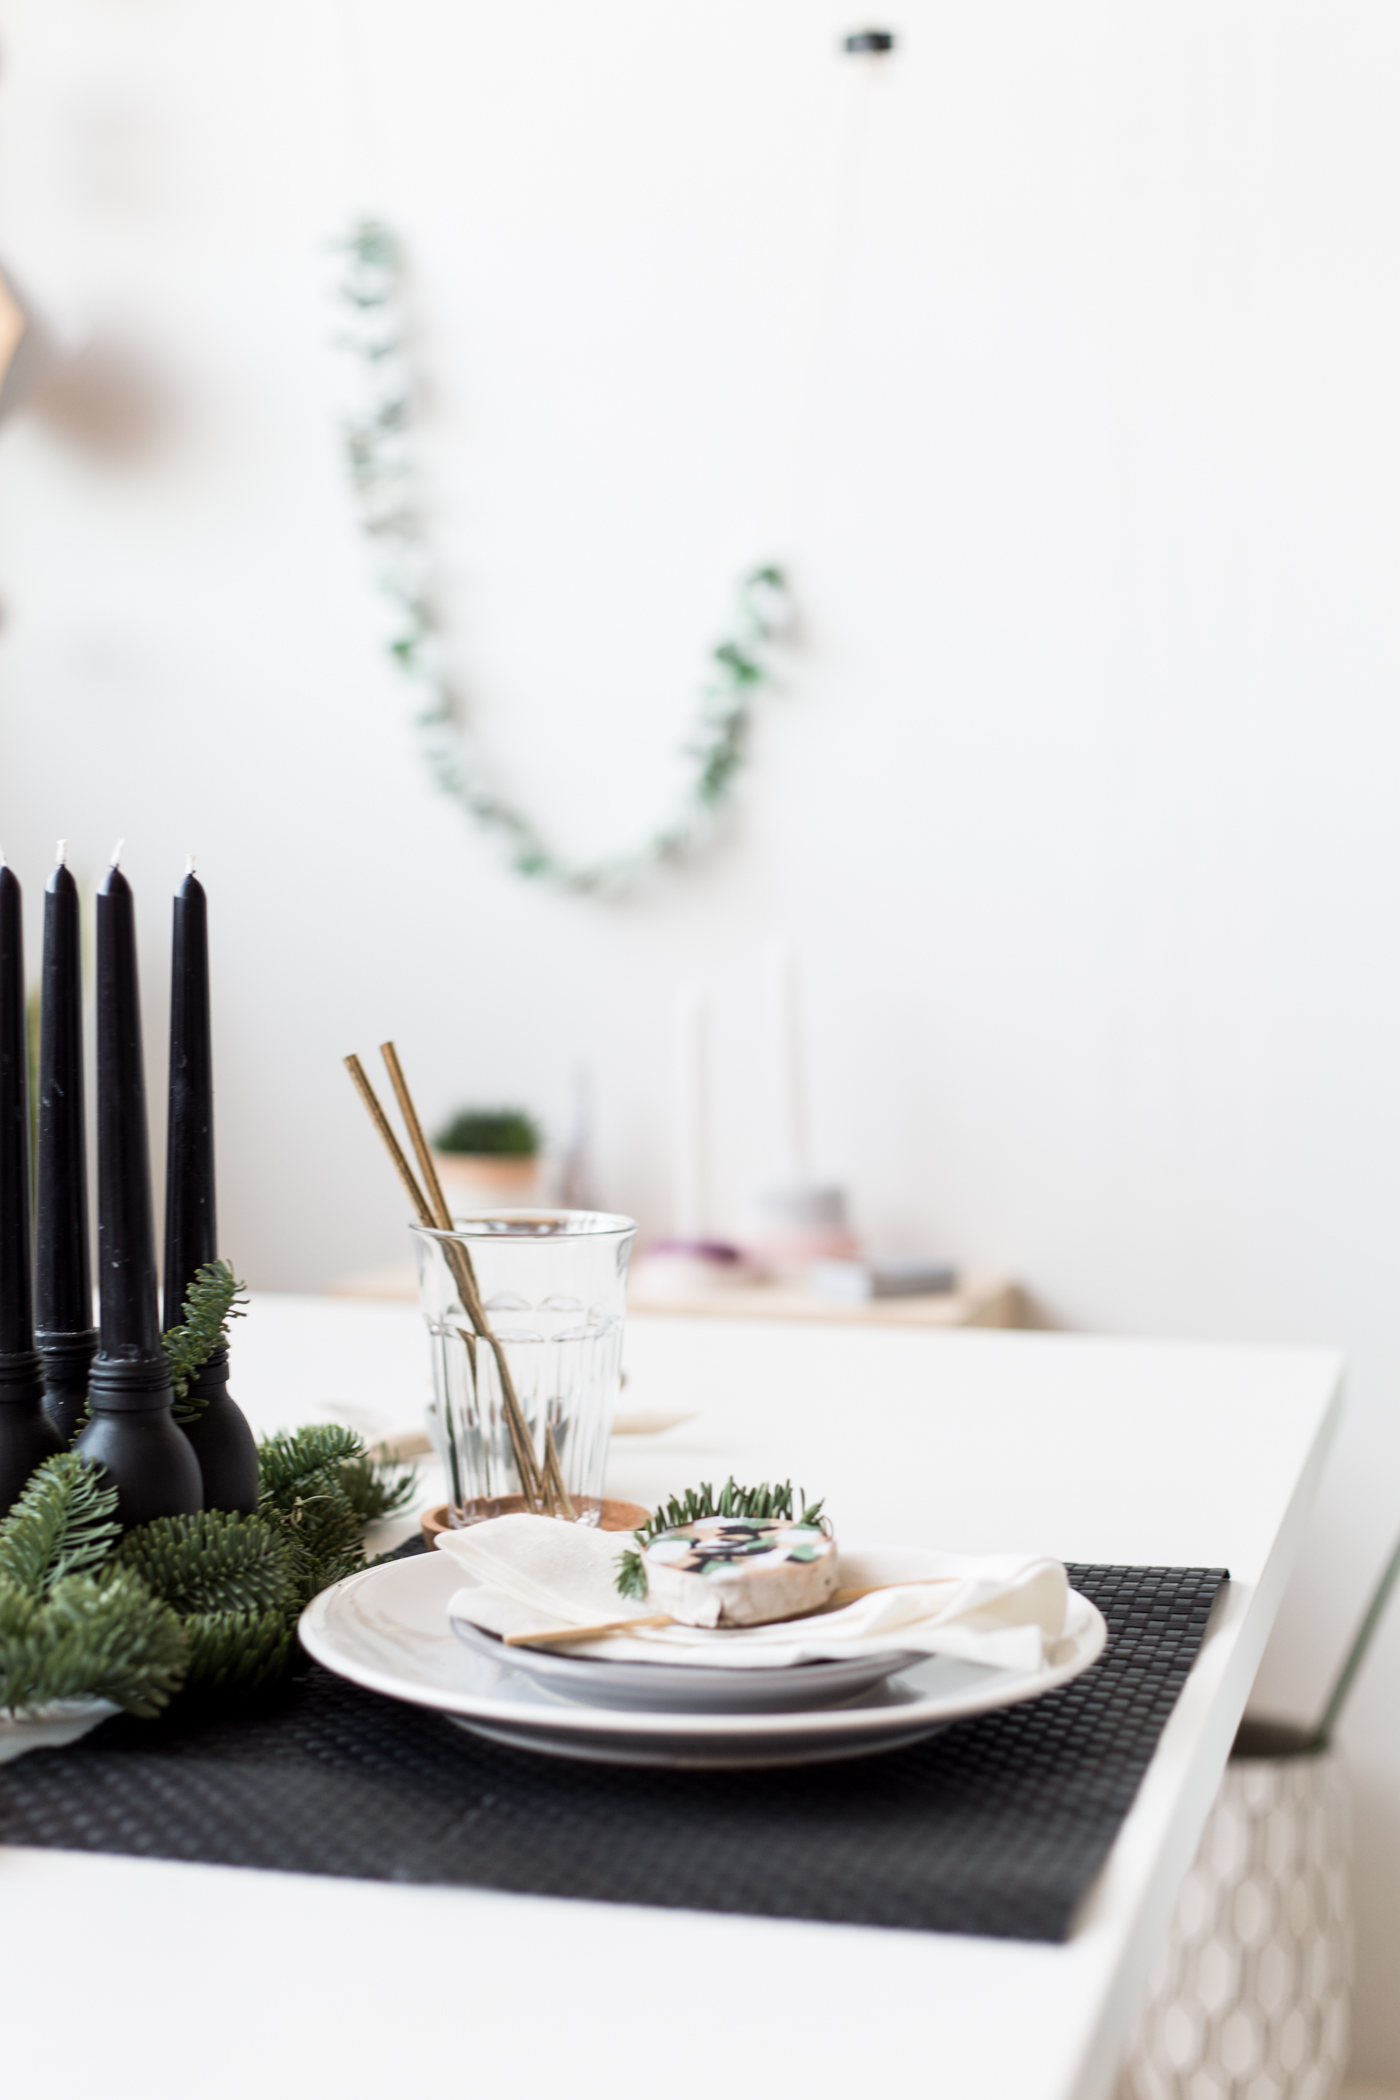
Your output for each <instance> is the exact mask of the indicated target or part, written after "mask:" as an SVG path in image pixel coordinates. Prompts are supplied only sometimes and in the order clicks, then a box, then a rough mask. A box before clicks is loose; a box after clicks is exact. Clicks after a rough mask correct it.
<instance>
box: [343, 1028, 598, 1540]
mask: <svg viewBox="0 0 1400 2100" xmlns="http://www.w3.org/2000/svg"><path fill="white" fill-rule="evenodd" d="M381 1047H382V1052H383V1056H384V1062H385V1064H386V1065H388V1067H389V1077H390V1079H391V1080H392V1081H393V1085H394V1092H395V1094H396V1095H397V1097H398V1103H399V1107H400V1109H401V1110H402V1111H403V1119H404V1122H405V1123H406V1124H407V1125H408V1131H409V1136H410V1137H411V1139H412V1141H413V1147H414V1150H415V1152H417V1154H418V1160H419V1164H420V1166H422V1167H423V1169H424V1178H425V1179H426V1180H428V1182H429V1186H430V1187H431V1188H432V1189H433V1191H434V1195H435V1198H436V1203H437V1206H438V1211H439V1212H440V1214H441V1216H440V1220H439V1216H438V1214H437V1212H435V1211H434V1208H433V1205H432V1204H430V1202H429V1200H428V1198H427V1197H426V1196H425V1195H424V1194H423V1191H422V1190H421V1189H420V1188H419V1186H418V1183H417V1181H416V1180H415V1179H414V1175H413V1169H412V1167H410V1165H409V1163H408V1161H407V1159H406V1158H405V1157H404V1151H403V1147H402V1146H401V1145H400V1143H399V1141H398V1139H397V1138H396V1137H395V1135H394V1131H393V1126H392V1124H391V1123H390V1121H389V1118H388V1117H387V1116H386V1115H385V1113H384V1111H383V1109H382V1108H381V1107H380V1105H379V1098H378V1096H377V1095H376V1093H375V1091H374V1088H373V1087H372V1086H371V1085H370V1083H369V1080H368V1079H367V1077H366V1076H365V1069H364V1066H363V1065H362V1064H361V1063H360V1060H359V1058H358V1057H356V1056H354V1055H353V1054H352V1055H351V1056H349V1057H347V1058H346V1060H345V1069H346V1070H347V1071H348V1072H349V1074H350V1077H351V1078H352V1079H353V1081H354V1082H355V1087H356V1090H357V1092H358V1093H359V1096H360V1099H361V1100H362V1101H363V1102H364V1104H365V1107H366V1109H367V1110H368V1111H369V1116H370V1120H371V1122H372V1123H373V1124H374V1127H375V1129H376V1130H377V1131H378V1132H379V1135H380V1137H381V1139H382V1140H383V1143H384V1149H385V1151H386V1152H387V1153H388V1155H389V1157H390V1159H391V1160H392V1161H393V1162H394V1167H395V1169H396V1171H397V1173H398V1176H399V1179H400V1180H401V1181H402V1183H403V1185H404V1188H405V1189H406V1190H407V1192H408V1196H409V1200H410V1202H411V1203H412V1205H413V1208H414V1210H415V1211H416V1212H417V1214H418V1222H419V1224H420V1225H426V1226H427V1227H428V1228H429V1230H432V1229H433V1228H434V1227H436V1228H437V1229H438V1230H439V1231H442V1232H450V1231H451V1229H452V1219H451V1216H450V1215H449V1213H448V1209H447V1204H446V1202H445V1200H444V1198H443V1193H442V1187H441V1184H440V1183H439V1181H438V1178H437V1173H436V1170H435V1168H434V1166H433V1161H432V1154H431V1152H430V1151H429V1150H428V1144H427V1140H426V1138H425V1137H424V1136H423V1126H422V1124H421V1122H420V1121H419V1119H418V1112H417V1110H416V1109H415V1108H414V1106H413V1097H412V1095H411V1094H410V1093H409V1091H408V1083H407V1081H406V1080H405V1079H404V1076H403V1068H402V1066H401V1065H400V1064H399V1060H398V1054H397V1052H396V1051H395V1050H394V1046H393V1044H392V1043H388V1044H384V1045H382V1046H381ZM441 1244H442V1251H443V1254H444V1255H445V1257H446V1260H447V1266H448V1268H449V1269H450V1270H451V1271H452V1277H453V1281H454V1282H455V1283H456V1285H457V1288H458V1290H459V1291H460V1293H461V1296H462V1304H463V1306H464V1307H465V1309H466V1314H467V1318H468V1319H469V1320H470V1321H471V1323H472V1326H473V1327H474V1328H475V1330H476V1332H477V1334H478V1335H480V1337H481V1338H482V1340H483V1341H485V1342H487V1343H488V1344H489V1345H490V1349H491V1353H492V1355H493V1356H494V1357H495V1359H496V1368H497V1370H498V1371H499V1373H500V1379H501V1412H502V1413H503V1414H504V1416H505V1419H506V1428H507V1430H508V1431H509V1434H510V1441H511V1448H512V1450H513V1452H514V1454H515V1464H516V1470H517V1472H518V1473H519V1475H520V1490H521V1494H522V1495H523V1497H524V1500H525V1507H526V1508H527V1509H528V1510H529V1511H530V1512H531V1514H532V1515H538V1514H539V1513H540V1512H541V1511H544V1512H545V1513H546V1514H548V1513H549V1510H550V1504H551V1502H552V1501H553V1500H554V1499H555V1497H554V1490H553V1484H552V1483H549V1482H547V1481H546V1479H545V1476H544V1474H543V1472H542V1471H541V1469H540V1464H539V1460H538V1459H537V1458H536V1457H535V1449H534V1445H533V1444H532V1443H531V1441H530V1432H529V1430H528V1428H527V1427H526V1424H525V1416H524V1413H523V1411H522V1409H521V1406H520V1402H519V1399H518V1398H517V1397H516V1391H515V1381H514V1379H513V1378H512V1377H511V1374H510V1365H509V1363H508V1362H507V1361H506V1353H505V1350H504V1348H503V1347H502V1345H501V1343H500V1342H499V1341H498V1340H497V1338H496V1336H495V1335H494V1334H493V1333H492V1332H491V1325H490V1322H489V1321H488V1319H487V1317H486V1310H485V1307H484V1306H483V1305H482V1302H481V1292H480V1290H479V1289H478V1287H477V1281H476V1271H475V1270H474V1269H473V1267H472V1258H471V1254H470V1252H469V1251H468V1249H467V1248H466V1247H464V1246H463V1245H462V1243H461V1241H460V1240H454V1239H444V1240H443V1241H442V1243H441ZM458 1332H459V1333H461V1329H460V1328H459V1329H458ZM463 1339H465V1337H463ZM561 1486H562V1482H561ZM564 1501H565V1505H566V1506H568V1497H567V1496H565V1498H564Z"/></svg>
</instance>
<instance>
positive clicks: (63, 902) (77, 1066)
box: [34, 846, 97, 1443]
mask: <svg viewBox="0 0 1400 2100" xmlns="http://www.w3.org/2000/svg"><path fill="white" fill-rule="evenodd" d="M62 851H63V848H62V846H60V847H59V853H60V855H61V854H62ZM38 1123H39V1159H38V1173H37V1176H36V1179H37V1182H38V1192H39V1205H38V1209H39V1229H38V1234H37V1239H38V1254H37V1259H36V1263H35V1277H34V1324H35V1329H36V1340H37V1341H38V1344H39V1354H40V1356H41V1357H42V1358H43V1360H44V1389H45V1391H44V1407H45V1409H46V1411H47V1413H48V1417H49V1420H50V1421H51V1422H52V1423H53V1425H54V1428H55V1429H56V1430H57V1431H58V1433H59V1435H60V1436H61V1437H62V1438H63V1440H64V1442H65V1443H66V1442H67V1441H68V1439H69V1437H70V1436H71V1435H72V1434H73V1431H74V1430H75V1429H76V1428H77V1426H78V1418H79V1416H80V1415H81V1414H82V1411H83V1409H84V1407H85V1406H86V1404H87V1391H88V1372H89V1370H90V1369H91V1367H92V1359H93V1357H94V1355H95V1354H96V1351H97V1330H96V1328H95V1327H94V1326H93V1324H92V1264H91V1260H90V1258H89V1255H88V1193H87V1132H86V1128H85V1122H84V1114H83V961H82V932H81V928H80V925H79V906H78V885H77V883H76V882H74V880H73V877H72V876H71V874H70V873H69V872H68V869H67V868H66V867H65V866H64V864H63V861H62V859H61V858H60V860H59V864H58V866H57V867H56V868H55V869H54V871H53V874H52V875H51V876H50V877H49V887H48V891H47V894H46V895H45V898H44V971H43V1013H42V1019H41V1022H40V1028H39V1117H38Z"/></svg>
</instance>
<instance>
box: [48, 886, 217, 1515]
mask: <svg viewBox="0 0 1400 2100" xmlns="http://www.w3.org/2000/svg"><path fill="white" fill-rule="evenodd" d="M97 1276H98V1293H99V1301H100V1313H99V1329H100V1335H99V1344H98V1351H97V1357H96V1361H95V1362H94V1364H93V1367H92V1378H91V1383H90V1389H89V1390H90V1396H91V1400H92V1421H91V1422H90V1423H89V1424H88V1427H87V1428H86V1429H85V1430H84V1431H83V1433H82V1435H81V1437H79V1439H78V1449H79V1450H80V1451H83V1452H86V1454H87V1456H88V1457H89V1458H93V1459H96V1460H97V1461H98V1462H99V1464H101V1465H103V1466H105V1467H106V1469H107V1471H108V1473H109V1474H110V1475H111V1476H112V1479H113V1480H114V1481H115V1483H116V1487H117V1515H118V1517H119V1518H120V1519H121V1522H122V1523H123V1524H124V1525H132V1524H143V1523H145V1522H146V1521H147V1519H148V1518H151V1517H167V1516H178V1515H180V1514H181V1513H183V1512H188V1511H194V1510H197V1509H200V1508H202V1507H203V1490H202V1486H201V1483H200V1477H199V1465H198V1462H197V1460H196V1458H195V1455H194V1452H193V1451H192V1450H191V1449H190V1445H189V1442H188V1440H187V1439H186V1438H185V1437H184V1436H182V1435H181V1433H180V1430H179V1428H178V1427H177V1426H176V1422H175V1417H174V1415H173V1414H172V1413H171V1399H172V1395H171V1389H170V1370H169V1366H168V1365H167V1363H166V1359H165V1352H164V1350H163V1349H162V1348H161V1345H160V1309H159V1304H158V1300H157V1293H156V1244H155V1227H154V1221H153V1217H152V1206H151V1161H150V1151H149V1147H148V1143H147V1137H146V1076H145V1071H144V1068H143V1065H142V1061H141V994H140V987H139V983H138V979H137V974H136V912H135V904H134V900H133V898H132V894H131V885H130V884H129V883H128V881H127V879H126V877H125V876H124V875H123V874H122V872H121V870H120V868H118V866H117V865H116V860H115V858H114V859H113V863H112V866H111V867H110V868H109V869H108V871H107V874H106V877H105V878H104V880H103V883H102V886H101V888H100V889H99V890H98V893H97Z"/></svg>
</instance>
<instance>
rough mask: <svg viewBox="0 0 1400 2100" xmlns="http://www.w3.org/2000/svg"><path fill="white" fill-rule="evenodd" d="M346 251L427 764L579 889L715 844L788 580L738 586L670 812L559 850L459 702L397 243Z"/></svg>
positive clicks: (510, 848)
mask: <svg viewBox="0 0 1400 2100" xmlns="http://www.w3.org/2000/svg"><path fill="white" fill-rule="evenodd" d="M336 248H337V251H338V252H339V253H340V254H341V255H342V256H343V258H344V268H343V271H342V273H341V276H340V279H339V282H338V285H337V297H338V300H339V303H340V306H341V309H342V312H343V314H344V317H345V322H346V325H345V327H344V329H343V330H342V332H341V334H340V335H339V336H338V338H337V341H338V344H339V346H340V347H341V348H342V349H344V350H345V351H346V352H347V353H348V355H349V357H350V358H351V359H353V369H354V372H355V379H356V402H355V406H354V408H353V409H352V411H351V412H350V413H349V414H348V415H347V417H346V418H345V421H344V424H343V436H344V443H345V453H346V460H347V464H348V467H349V473H350V482H351V487H352V490H353V493H354V496H355V501H356V504H357V507H358V511H359V519H360V526H361V529H362V531H363V532H364V534H365V537H366V538H367V539H368V540H369V542H370V544H371V545H372V546H373V547H374V549H375V550H376V552H377V553H378V555H379V556H380V558H381V566H380V571H379V577H378V582H379V588H380V590H381V592H382V593H383V595H384V596H385V597H386V598H387V599H388V601H389V602H390V604H391V605H392V606H393V608H394V632H393V634H392V636H391V639H390V641H389V645H388V647H389V654H390V656H391V657H392V658H393V660H394V662H395V663H396V664H397V665H398V667H399V669H400V670H401V671H402V672H403V674H404V676H405V677H406V678H408V679H409V680H410V681H411V682H412V683H413V684H414V686H415V687H416V688H417V690H418V693H419V695H420V700H421V706H420V711H419V714H418V723H419V727H420V729H421V731H422V737H423V750H424V755H425V757H426V759H427V762H428V767H429V770H430V771H431V773H432V776H433V778H434V780H435V781H436V782H437V785H438V786H439V787H440V788H441V789H443V790H444V792H445V793H447V794H450V795H452V796H454V797H455V798H456V800H457V801H459V802H460V803H461V804H462V805H463V807H464V808H465V809H467V810H468V811H469V812H470V813H471V815H472V816H473V817H475V819H476V820H477V822H478V823H479V824H480V825H481V826H482V827H483V828H484V829H485V830H486V831H487V832H488V833H490V834H492V835H493V836H494V837H495V839H496V840H497V842H498V843H499V844H500V845H501V846H502V847H503V849H504V851H505V855H506V859H507V862H508V864H509V866H510V867H512V868H513V869H514V870H515V872H516V874H518V875H523V876H526V877H528V878H530V879H531V880H533V881H537V882H542V883H546V884H549V885H551V886H552V887H554V888H555V889H559V890H565V891H572V892H574V893H575V894H583V895H587V894H608V895H617V894H619V893H621V892H623V891H626V890H628V889H631V888H632V887H633V886H634V885H635V884H636V883H637V882H638V881H639V880H640V879H641V877H642V876H644V875H645V874H646V873H647V872H648V870H650V869H652V868H654V867H657V866H658V865H661V864H664V863H667V862H675V861H679V860H683V859H685V858H687V857H688V856H690V855H692V854H694V853H696V852H698V851H699V850H700V849H701V848H702V847H704V846H706V845H707V844H709V843H710V842H711V841H712V840H713V839H714V837H715V835H716V833H717V831H718V829H719V825H720V820H721V818H722V816H723V814H724V811H725V809H726V806H727V804H728V802H729V799H730V796H731V794H732V792H733V788H734V783H735V780H736V778H737V776H738V774H739V771H740V769H741V767H742V765H743V763H744V757H745V752H746V747H747V742H748V736H749V731H750V727H751V725H752V721H753V714H754V704H755V702H756V700H757V699H758V697H759V695H760V694H761V693H762V692H763V691H765V690H766V689H767V688H768V687H770V686H772V685H773V683H774V675H775V674H774V667H773V645H774V643H775V642H776V640H777V638H778V637H779V635H780V634H781V632H782V630H783V629H784V628H785V627H786V626H787V625H788V622H789V619H790V615H791V604H790V598H789V593H788V586H787V579H786V577H785V576H784V574H783V572H782V570H781V569H779V568H777V567H775V566H773V565H772V564H764V565H762V566H759V567H755V568H753V569H750V570H749V571H748V572H747V573H746V574H745V575H744V576H743V578H742V579H741V581H740V584H739V589H738V597H737V603H736V607H735V614H734V622H733V627H732V630H731V632H730V633H729V634H728V635H726V636H725V637H724V639H723V640H721V641H720V642H719V643H717V644H716V646H715V647H714V649H713V650H712V651H711V654H710V660H709V671H708V675H707V677H706V680H705V683H704V686H703V689H702V692H701V697H700V703H699V708H698V711H697V714H696V718H695V722H694V726H693V728H692V730H691V732H690V736H689V738H688V740H687V742H686V744H685V747H684V749H685V753H686V756H687V758H688V760H689V761H690V778H689V784H688V786H687V788H686V790H685V792H684V794H683V795H682V796H681V798H680V800H679V802H678V804H677V806H676V807H675V808H674V809H673V810H672V812H671V813H670V815H669V816H668V817H666V818H665V819H663V821H662V822H661V823H659V824H658V825H657V826H656V827H655V829H654V830H653V831H652V832H651V833H650V834H649V835H648V836H647V837H646V838H645V839H643V840H642V841H640V842H639V843H638V844H637V845H634V846H632V847H630V848H627V849H625V850H623V851H621V852H618V853H615V854H610V855H606V856H604V857H603V858H601V859H598V860H592V861H572V860H568V859H566V858H565V857H564V856H563V855H561V854H559V853H556V852H555V851H554V849H553V848H552V847H551V846H550V845H549V844H547V842H546V841H545V838H544V836H543V834H542V833H541V832H540V830H539V829H538V827H537V826H536V825H535V824H534V823H533V822H532V821H531V819H530V818H529V817H528V816H526V815H525V814H524V812H523V811H521V810H520V809H518V808H516V807H515V806H514V805H513V804H512V803H511V802H509V801H508V800H507V799H506V797H505V796H504V794H503V793H502V792H501V790H500V788H499V787H498V786H497V784H496V782H495V780H494V778H493V775H492V770H491V767H490V766H489V764H488V762H487V760H486V758H485V756H484V754H483V752H482V751H481V749H480V747H479V744H478V742H477V739H476V737H475V736H474V734H473V733H472V730H471V727H470V725H469V724H468V723H467V722H466V721H465V720H464V719H463V718H462V717H461V715H460V713H459V711H458V709H457V707H456V706H455V704H454V700H453V695H452V691H451V686H450V682H449V679H448V675H447V671H446V667H445V664H444V661H443V653H442V648H441V643H440V639H439V635H438V630H437V623H436V621H435V619H434V614H433V607H432V600H431V592H430V569H431V559H430V552H429V549H428V545H427V541H426V535H425V532H424V527H423V522H422V514H421V510H420V506H419V502H418V496H417V485H416V484H417V471H416V466H415V462H414V458H413V453H412V449H411V445H410V442H409V436H410V431H411V429H412V424H413V416H414V385H413V375H412V372H411V370H410V367H409V361H408V355H407V348H406V342H405V332H404V325H403V319H402V313H401V294H402V269H401V260H400V255H399V249H398V244H397V242H396V241H395V239H394V236H393V234H392V233H391V231H390V230H389V228H388V227H386V226H385V225H383V224H382V223H381V222H380V221H378V220H375V219H361V220H360V221H358V223H357V224H356V225H355V226H354V227H353V228H352V230H351V232H350V233H349V234H348V236H347V237H346V238H345V239H344V240H342V241H340V242H337V243H336Z"/></svg>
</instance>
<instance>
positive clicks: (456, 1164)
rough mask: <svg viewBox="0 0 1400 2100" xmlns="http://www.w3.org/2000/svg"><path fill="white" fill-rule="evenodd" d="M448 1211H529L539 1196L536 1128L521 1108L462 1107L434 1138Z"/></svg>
mask: <svg viewBox="0 0 1400 2100" xmlns="http://www.w3.org/2000/svg"><path fill="white" fill-rule="evenodd" d="M433 1159H434V1162H435V1164H436V1166H437V1170H438V1179H439V1180H440V1181H441V1183H442V1192H443V1194H444V1195H445V1196H446V1198H447V1201H448V1206H449V1208H450V1209H451V1210H452V1211H453V1212H454V1213H455V1212H459V1211H470V1210H497V1209H503V1210H516V1209H527V1210H528V1209H529V1207H530V1205H531V1204H533V1203H537V1202H538V1201H539V1196H540V1127H539V1124H538V1123H537V1122H536V1121H535V1119H534V1117H533V1116H530V1115H527V1114H526V1112H525V1110H524V1109H521V1108H461V1109H458V1111H457V1113H456V1114H455V1115H453V1116H451V1117H449V1118H448V1120H447V1122H446V1123H444V1124H443V1126H442V1128H441V1129H440V1130H439V1131H438V1132H437V1133H436V1135H435V1136H434V1139H433Z"/></svg>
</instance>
